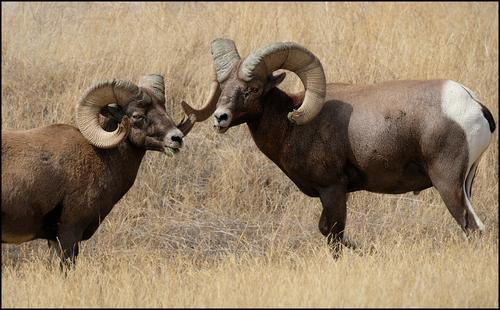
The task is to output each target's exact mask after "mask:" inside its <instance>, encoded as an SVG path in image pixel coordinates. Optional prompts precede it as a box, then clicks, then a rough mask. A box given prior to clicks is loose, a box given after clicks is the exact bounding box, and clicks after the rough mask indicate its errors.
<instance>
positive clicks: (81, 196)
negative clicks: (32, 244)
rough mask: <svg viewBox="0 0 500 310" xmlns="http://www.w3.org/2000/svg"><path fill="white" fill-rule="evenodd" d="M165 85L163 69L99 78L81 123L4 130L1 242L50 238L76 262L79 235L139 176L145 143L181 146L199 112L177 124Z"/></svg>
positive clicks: (83, 103) (80, 109)
mask: <svg viewBox="0 0 500 310" xmlns="http://www.w3.org/2000/svg"><path fill="white" fill-rule="evenodd" d="M164 89H165V88H164V82H163V77H162V76H160V75H147V76H144V77H143V78H142V80H141V82H140V83H139V86H136V85H135V84H133V83H131V82H129V81H117V80H112V81H106V82H101V83H97V84H95V85H93V86H92V87H90V88H89V89H88V90H87V91H86V92H85V94H84V96H83V97H82V99H81V100H80V102H79V103H78V105H77V107H76V123H77V126H78V129H77V128H75V127H73V126H70V125H65V124H55V125H50V126H46V127H41V128H35V129H31V130H23V131H8V130H4V131H2V243H21V242H25V241H30V240H33V239H38V238H42V239H47V240H48V241H49V246H50V247H51V248H52V249H54V250H56V251H57V252H58V254H59V256H60V257H61V259H62V261H63V262H68V263H74V261H75V258H76V256H77V255H78V242H80V241H82V240H86V239H88V238H90V237H91V236H92V235H93V234H94V232H95V231H96V229H97V228H98V226H99V224H100V223H101V222H102V220H103V219H104V218H105V217H106V215H108V213H109V212H110V211H111V209H112V208H113V206H114V205H115V204H116V203H117V202H118V201H119V200H120V199H121V198H122V196H123V195H124V194H125V193H126V192H127V191H128V190H129V188H130V187H131V186H132V185H133V184H134V181H135V178H136V175H137V171H138V169H139V165H140V163H141V160H142V158H143V156H144V154H145V152H146V150H153V151H160V152H164V151H165V148H167V150H170V151H171V152H177V151H178V149H179V148H180V147H181V146H182V138H183V137H184V136H185V135H186V134H187V133H188V132H189V131H190V129H191V128H192V126H193V124H194V121H193V119H184V120H183V121H182V122H181V123H180V124H178V125H176V124H175V123H174V122H173V121H172V119H171V118H170V117H169V116H168V115H167V112H166V109H165V92H164ZM100 115H104V117H102V116H100ZM103 128H105V129H107V131H106V130H104V129H103ZM89 142H90V143H89Z"/></svg>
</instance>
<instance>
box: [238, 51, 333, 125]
mask: <svg viewBox="0 0 500 310" xmlns="http://www.w3.org/2000/svg"><path fill="white" fill-rule="evenodd" d="M278 69H286V70H289V71H292V72H294V73H295V74H297V75H298V76H299V78H300V80H301V81H302V83H303V84H304V88H305V97H304V102H303V103H302V105H301V106H300V108H299V109H298V110H294V111H292V112H290V113H288V119H289V120H290V121H291V122H292V123H295V124H298V125H302V124H305V123H307V122H309V121H311V120H312V119H314V118H315V117H316V116H317V115H318V114H319V112H320V111H321V109H322V108H323V105H324V104H325V92H326V81H325V73H324V71H323V66H322V65H321V62H320V61H319V59H318V58H317V57H316V56H314V54H313V53H311V52H310V51H309V50H307V49H306V48H304V47H302V46H300V45H298V44H297V43H293V42H285V43H273V44H270V45H268V46H265V47H262V48H260V49H258V50H256V51H255V52H254V53H252V54H251V55H250V56H248V57H247V58H246V59H245V60H244V61H243V63H242V64H241V66H240V70H239V72H238V77H239V78H240V79H243V80H245V81H249V80H251V79H253V78H254V77H259V78H261V79H263V80H265V79H267V77H268V76H269V75H270V74H272V73H273V72H274V71H276V70H278Z"/></svg>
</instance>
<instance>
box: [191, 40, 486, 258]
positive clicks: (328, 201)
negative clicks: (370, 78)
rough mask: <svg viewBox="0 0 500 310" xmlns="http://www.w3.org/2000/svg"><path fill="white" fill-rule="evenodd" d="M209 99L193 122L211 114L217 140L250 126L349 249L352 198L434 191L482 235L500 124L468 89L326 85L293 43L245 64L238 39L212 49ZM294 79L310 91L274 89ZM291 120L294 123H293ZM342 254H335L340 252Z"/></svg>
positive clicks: (323, 224) (439, 83) (334, 238)
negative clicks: (484, 159) (485, 167)
mask: <svg viewBox="0 0 500 310" xmlns="http://www.w3.org/2000/svg"><path fill="white" fill-rule="evenodd" d="M212 56H213V60H214V69H215V77H214V81H213V82H212V88H211V95H210V96H211V98H209V100H208V101H207V104H206V105H205V106H204V107H203V108H202V109H200V110H195V109H193V108H192V107H190V106H189V105H187V104H186V103H184V104H183V109H184V111H185V113H187V114H188V115H190V114H194V115H196V121H203V120H205V119H207V118H208V117H209V116H210V115H212V114H213V115H214V123H215V125H214V126H215V127H216V128H217V129H218V131H219V132H220V133H224V132H226V131H227V130H228V128H230V127H232V126H236V125H239V124H242V123H247V125H248V127H249V129H250V132H251V135H252V137H253V140H254V141H255V144H257V147H258V148H259V149H260V150H261V151H262V152H263V153H264V154H265V155H266V156H267V157H269V158H270V159H271V160H272V161H273V162H274V163H275V164H276V165H278V167H279V168H280V169H281V170H282V171H283V172H284V173H285V174H286V175H287V176H288V177H289V178H290V179H291V180H292V181H293V182H294V183H295V184H296V185H297V186H298V188H299V189H300V190H301V191H302V192H304V193H305V194H306V195H308V196H312V197H319V198H320V200H321V203H322V205H323V211H322V213H321V218H320V220H319V230H320V231H321V233H322V234H323V235H325V236H327V240H328V243H329V244H334V245H336V246H338V245H340V244H342V242H344V241H345V240H344V239H343V231H344V228H345V222H346V201H347V193H348V192H354V191H358V190H366V191H370V192H376V193H389V194H399V193H405V192H409V191H420V190H423V189H426V188H429V187H431V186H434V187H436V189H437V190H438V191H439V193H440V195H441V197H442V199H443V201H444V203H445V204H446V206H447V208H448V210H449V211H450V213H451V214H452V215H453V217H454V218H455V220H456V221H457V222H458V224H459V225H460V227H461V228H462V229H463V230H464V231H466V232H469V231H470V230H480V231H482V230H483V229H484V225H483V223H482V222H481V220H480V219H479V217H478V216H477V215H476V213H475V211H474V209H473V208H472V204H471V201H470V195H471V187H472V182H473V180H474V175H475V173H476V169H477V166H478V163H479V160H480V158H481V155H482V154H483V153H484V151H485V150H486V148H487V147H488V145H489V143H490V141H491V138H492V133H493V131H494V130H495V122H494V120H493V117H492V115H491V113H490V111H488V109H487V108H486V107H485V106H484V105H482V104H481V103H480V102H479V100H478V99H477V98H476V97H475V95H474V94H473V93H472V92H471V91H470V90H469V89H467V88H466V87H465V86H463V85H461V84H459V83H456V82H453V81H449V80H433V81H391V82H385V83H380V84H374V85H350V84H344V83H332V84H326V83H325V75H324V72H323V67H322V65H321V63H320V61H319V60H318V58H317V57H316V56H315V55H313V54H312V53H311V52H310V51H309V50H307V49H305V48H304V47H302V46H300V45H298V44H296V43H290V42H287V43H274V44H270V45H268V46H265V47H263V48H260V49H258V50H256V51H255V52H254V53H252V54H250V55H249V56H248V57H246V58H245V59H240V56H239V53H238V51H237V49H236V46H235V44H234V42H233V41H232V40H228V39H216V40H214V41H213V42H212ZM278 69H286V70H289V71H292V72H294V73H295V74H297V75H298V77H299V78H300V79H301V81H302V83H303V84H304V88H305V90H304V92H301V93H298V94H287V93H285V92H284V91H282V90H280V89H278V88H277V87H275V86H277V85H278V84H279V83H280V82H281V81H282V80H283V79H284V77H285V73H281V74H276V73H274V74H273V72H274V71H276V70H278ZM287 117H288V119H287ZM335 248H337V247H335Z"/></svg>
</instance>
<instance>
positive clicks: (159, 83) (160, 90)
mask: <svg viewBox="0 0 500 310" xmlns="http://www.w3.org/2000/svg"><path fill="white" fill-rule="evenodd" d="M138 85H139V87H143V88H146V89H147V90H149V91H150V93H151V94H152V95H154V96H155V97H156V98H157V99H158V100H159V101H160V102H161V103H165V81H164V79H163V76H161V75H159V74H148V75H145V76H143V77H142V79H141V80H140V82H139V84H138Z"/></svg>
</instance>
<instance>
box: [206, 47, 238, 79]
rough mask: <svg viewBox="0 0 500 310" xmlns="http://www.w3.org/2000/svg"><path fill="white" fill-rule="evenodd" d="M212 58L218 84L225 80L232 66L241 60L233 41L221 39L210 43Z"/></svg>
mask: <svg viewBox="0 0 500 310" xmlns="http://www.w3.org/2000/svg"><path fill="white" fill-rule="evenodd" d="M212 57H213V59H214V69H215V74H216V76H217V81H218V82H219V83H221V82H222V81H224V80H225V79H227V77H228V76H229V73H230V72H231V69H232V68H233V66H234V64H235V63H236V62H238V61H239V60H240V59H241V58H240V54H238V50H237V49H236V45H235V44H234V41H233V40H229V39H221V38H219V39H215V40H213V41H212Z"/></svg>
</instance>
